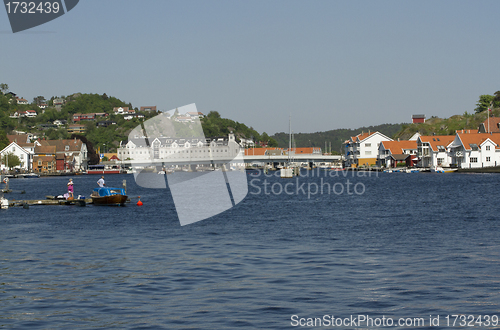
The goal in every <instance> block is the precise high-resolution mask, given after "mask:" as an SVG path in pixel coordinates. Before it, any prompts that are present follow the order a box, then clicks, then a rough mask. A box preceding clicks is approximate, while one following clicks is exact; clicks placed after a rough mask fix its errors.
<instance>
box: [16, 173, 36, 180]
mask: <svg viewBox="0 0 500 330" xmlns="http://www.w3.org/2000/svg"><path fill="white" fill-rule="evenodd" d="M17 177H18V178H24V179H29V178H39V177H40V175H38V174H36V173H23V174H18V175H17Z"/></svg>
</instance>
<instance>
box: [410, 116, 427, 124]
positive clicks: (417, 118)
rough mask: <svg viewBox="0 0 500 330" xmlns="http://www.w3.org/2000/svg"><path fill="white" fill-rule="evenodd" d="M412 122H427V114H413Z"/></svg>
mask: <svg viewBox="0 0 500 330" xmlns="http://www.w3.org/2000/svg"><path fill="white" fill-rule="evenodd" d="M411 122H412V123H413V124H420V123H425V115H413V116H411Z"/></svg>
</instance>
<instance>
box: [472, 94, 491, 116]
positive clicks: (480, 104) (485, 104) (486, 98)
mask: <svg viewBox="0 0 500 330" xmlns="http://www.w3.org/2000/svg"><path fill="white" fill-rule="evenodd" d="M493 98H494V96H493V95H488V94H485V95H481V96H479V101H477V103H476V108H475V109H474V111H476V113H480V112H483V111H484V110H486V109H488V108H489V107H490V103H491V102H493Z"/></svg>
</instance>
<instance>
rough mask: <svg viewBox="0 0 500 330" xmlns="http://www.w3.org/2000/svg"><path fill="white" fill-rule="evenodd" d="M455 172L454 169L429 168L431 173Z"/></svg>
mask: <svg viewBox="0 0 500 330" xmlns="http://www.w3.org/2000/svg"><path fill="white" fill-rule="evenodd" d="M455 171H457V169H456V168H449V167H446V168H444V167H442V166H436V167H432V168H431V172H432V173H453V172H455Z"/></svg>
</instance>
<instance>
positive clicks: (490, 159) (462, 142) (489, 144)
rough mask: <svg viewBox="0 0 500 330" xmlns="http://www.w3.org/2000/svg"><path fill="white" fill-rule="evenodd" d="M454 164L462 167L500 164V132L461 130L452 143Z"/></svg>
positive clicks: (452, 160) (451, 154)
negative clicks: (466, 131) (467, 131)
mask: <svg viewBox="0 0 500 330" xmlns="http://www.w3.org/2000/svg"><path fill="white" fill-rule="evenodd" d="M450 157H451V162H452V164H454V165H456V166H457V167H460V168H478V167H489V166H498V165H500V133H490V134H488V133H464V132H459V133H457V135H456V136H455V139H454V140H453V142H452V143H451V145H450Z"/></svg>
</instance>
